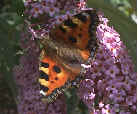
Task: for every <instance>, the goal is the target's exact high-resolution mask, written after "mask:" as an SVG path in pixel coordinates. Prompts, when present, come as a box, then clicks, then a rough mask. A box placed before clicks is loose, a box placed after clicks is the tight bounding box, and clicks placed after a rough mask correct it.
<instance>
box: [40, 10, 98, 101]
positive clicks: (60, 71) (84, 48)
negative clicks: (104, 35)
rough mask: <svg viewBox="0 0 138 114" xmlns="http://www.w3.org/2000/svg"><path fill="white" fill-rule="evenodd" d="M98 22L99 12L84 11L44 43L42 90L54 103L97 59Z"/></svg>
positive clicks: (41, 60)
mask: <svg viewBox="0 0 138 114" xmlns="http://www.w3.org/2000/svg"><path fill="white" fill-rule="evenodd" d="M98 23H99V20H98V16H97V13H96V11H95V10H86V11H82V12H81V13H79V14H76V15H74V16H72V17H71V18H69V19H67V20H65V21H63V23H62V24H60V25H57V26H56V27H55V28H53V29H52V30H51V32H50V35H49V36H47V37H45V38H43V39H42V40H41V44H42V45H43V47H44V48H43V49H42V52H41V55H40V58H41V59H40V67H39V70H40V78H39V83H40V90H41V91H42V94H43V95H44V96H45V97H46V98H47V99H50V101H51V99H54V98H56V97H57V96H58V94H61V93H62V92H63V91H64V90H65V89H66V88H68V87H70V86H71V85H72V83H73V82H75V81H76V80H80V79H81V78H82V76H81V75H82V74H81V72H82V69H83V68H82V67H81V64H85V63H87V62H88V59H89V58H90V57H91V58H93V56H94V55H95V52H96V49H97V47H98V44H97V40H96V38H95V30H96V27H97V25H98ZM91 53H93V55H92V54H91Z"/></svg>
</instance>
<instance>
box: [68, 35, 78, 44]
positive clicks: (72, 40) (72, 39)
mask: <svg viewBox="0 0 138 114" xmlns="http://www.w3.org/2000/svg"><path fill="white" fill-rule="evenodd" d="M68 39H69V41H71V42H72V43H76V42H77V39H76V38H75V37H73V36H69V38H68Z"/></svg>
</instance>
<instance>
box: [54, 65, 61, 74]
mask: <svg viewBox="0 0 138 114" xmlns="http://www.w3.org/2000/svg"><path fill="white" fill-rule="evenodd" d="M53 70H54V71H55V72H56V73H60V72H61V69H60V68H59V67H58V66H56V65H55V66H53Z"/></svg>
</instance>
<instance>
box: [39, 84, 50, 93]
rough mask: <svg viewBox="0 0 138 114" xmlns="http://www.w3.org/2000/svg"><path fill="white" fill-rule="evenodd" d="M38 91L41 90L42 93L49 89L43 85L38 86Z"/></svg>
mask: <svg viewBox="0 0 138 114" xmlns="http://www.w3.org/2000/svg"><path fill="white" fill-rule="evenodd" d="M40 90H43V91H44V92H47V91H48V90H49V88H48V87H46V86H44V85H40Z"/></svg>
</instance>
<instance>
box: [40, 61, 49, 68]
mask: <svg viewBox="0 0 138 114" xmlns="http://www.w3.org/2000/svg"><path fill="white" fill-rule="evenodd" d="M40 64H41V67H44V68H48V67H49V64H48V63H44V62H41V63H40Z"/></svg>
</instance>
